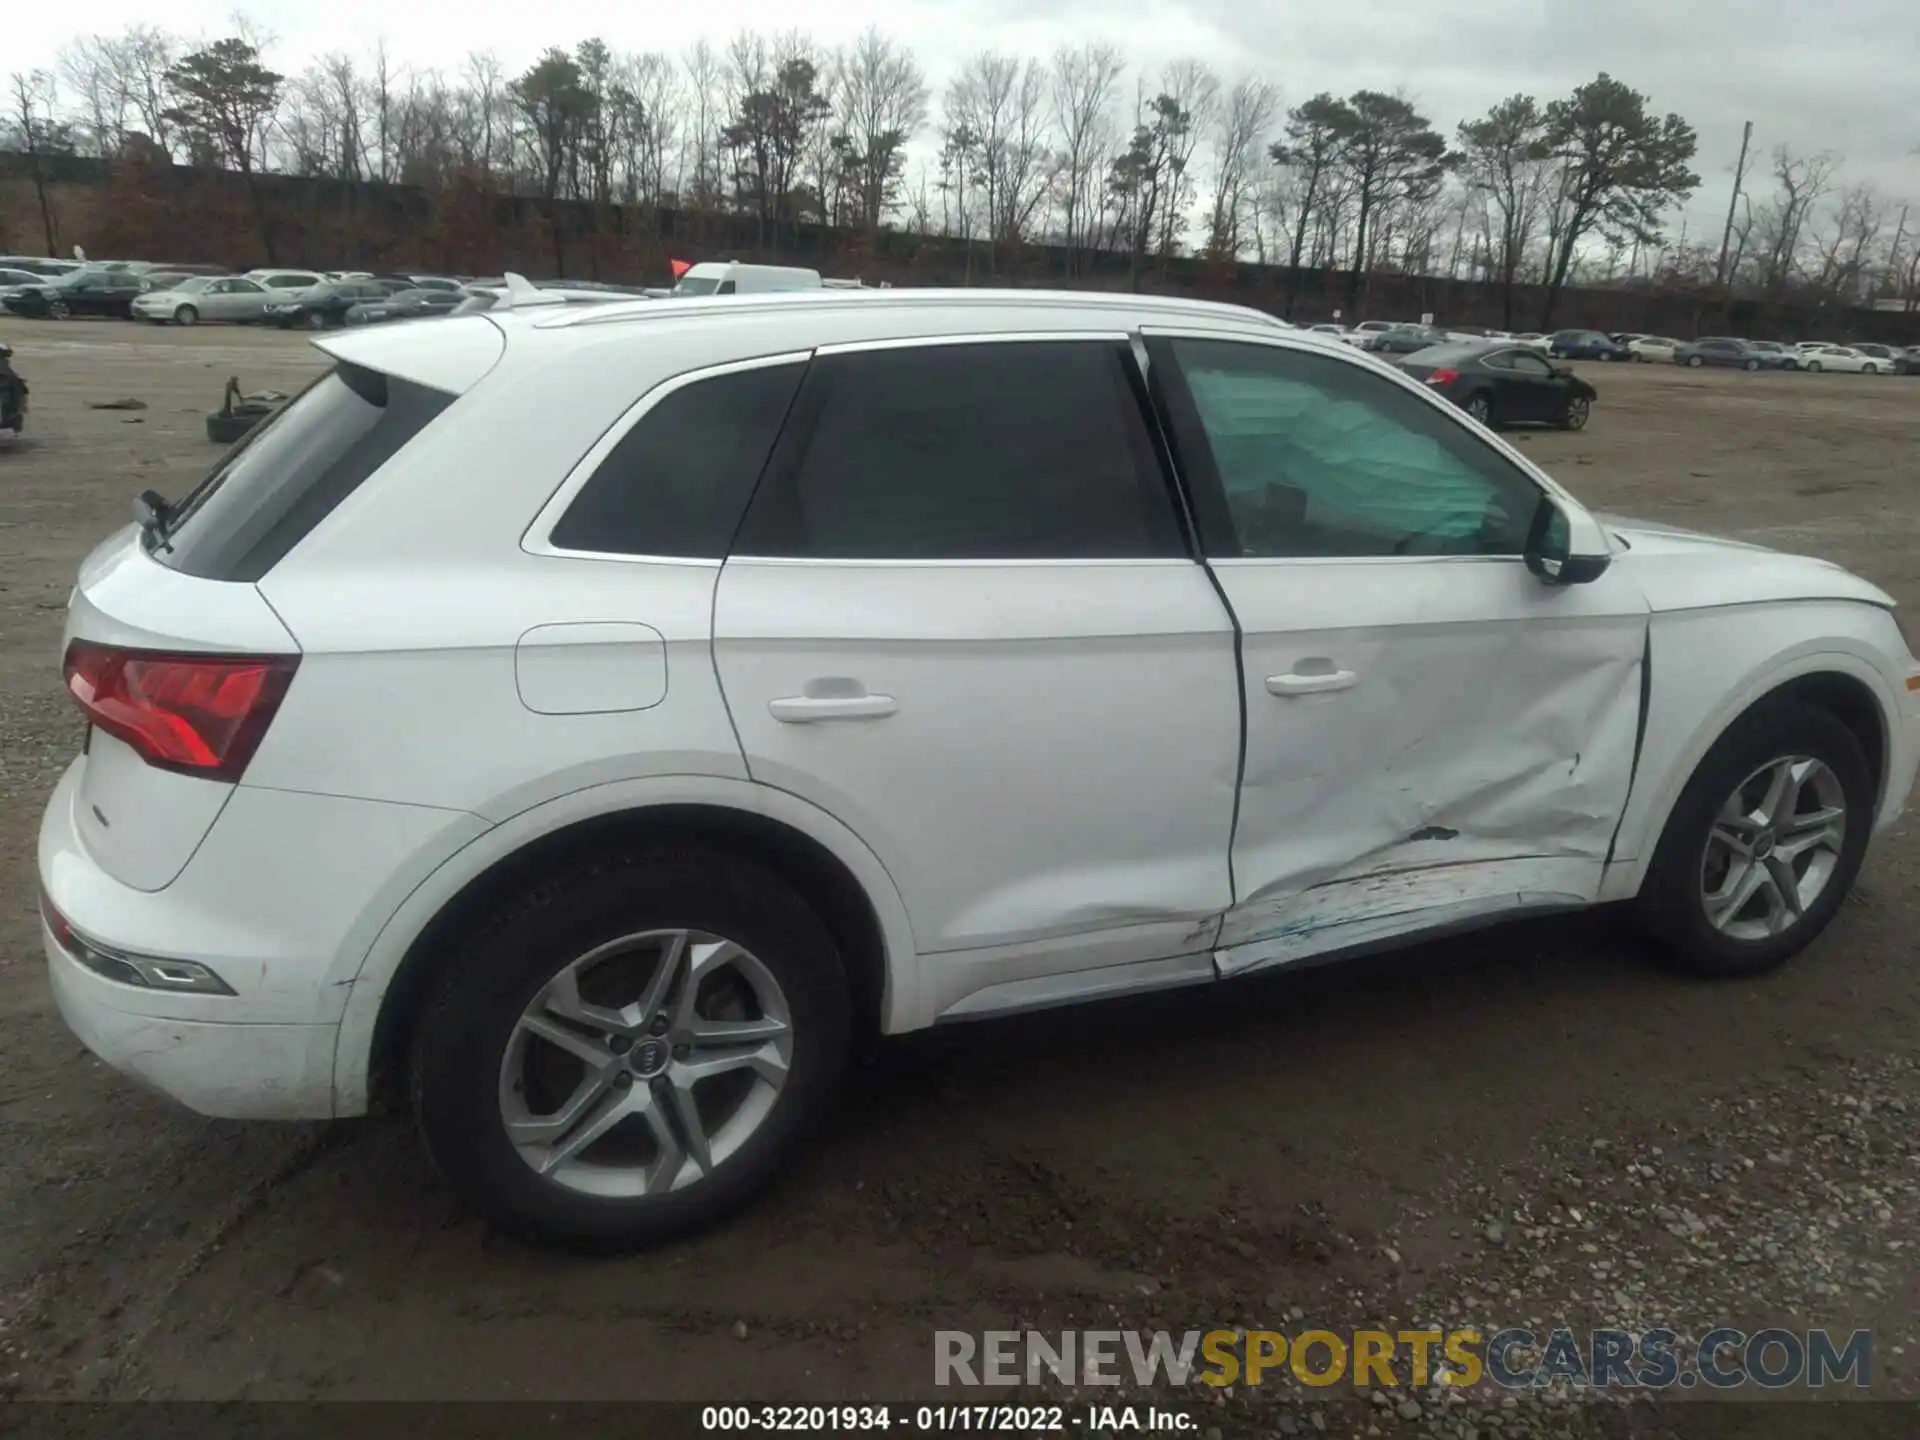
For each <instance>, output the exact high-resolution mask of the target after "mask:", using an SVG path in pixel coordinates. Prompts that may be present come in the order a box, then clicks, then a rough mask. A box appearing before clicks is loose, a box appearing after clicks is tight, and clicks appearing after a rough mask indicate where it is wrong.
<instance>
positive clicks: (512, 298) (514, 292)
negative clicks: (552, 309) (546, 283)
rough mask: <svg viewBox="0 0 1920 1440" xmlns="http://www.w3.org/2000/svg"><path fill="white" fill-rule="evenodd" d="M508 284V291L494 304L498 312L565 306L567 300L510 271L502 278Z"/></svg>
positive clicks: (502, 293) (503, 292)
mask: <svg viewBox="0 0 1920 1440" xmlns="http://www.w3.org/2000/svg"><path fill="white" fill-rule="evenodd" d="M500 278H501V279H502V280H504V281H505V282H506V289H505V290H504V291H502V292H501V295H500V298H499V300H498V301H496V302H495V303H494V307H493V308H494V309H496V310H519V309H523V308H525V307H526V306H529V305H564V304H566V303H567V298H566V296H564V295H555V294H552V293H551V292H549V291H546V290H542V289H541V288H540V287H539V286H538V285H536V284H534V283H533V282H532V281H531V280H529V279H527V277H526V276H524V275H520V274H517V273H515V272H514V271H512V270H508V271H507V272H505V274H503V275H502V276H501V277H500Z"/></svg>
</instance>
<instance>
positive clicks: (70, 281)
mask: <svg viewBox="0 0 1920 1440" xmlns="http://www.w3.org/2000/svg"><path fill="white" fill-rule="evenodd" d="M146 288H147V282H146V281H145V280H143V279H142V278H141V277H140V276H138V275H136V274H134V273H133V272H132V271H131V270H126V269H119V270H105V269H100V270H96V269H93V268H91V267H86V268H82V269H79V270H70V271H68V272H67V273H66V274H65V275H61V276H59V277H58V278H56V279H52V280H48V281H47V282H46V283H45V284H42V285H18V286H15V287H14V288H12V289H11V290H8V291H6V292H5V293H4V294H0V305H5V307H6V308H7V309H8V310H10V311H11V312H13V313H14V314H15V315H24V316H26V317H28V318H29V319H36V320H65V319H66V318H67V317H68V316H70V315H118V316H121V317H122V318H124V317H126V316H127V315H129V314H131V313H132V307H133V302H134V300H135V299H136V298H137V297H138V296H140V295H141V294H143V293H145V291H146Z"/></svg>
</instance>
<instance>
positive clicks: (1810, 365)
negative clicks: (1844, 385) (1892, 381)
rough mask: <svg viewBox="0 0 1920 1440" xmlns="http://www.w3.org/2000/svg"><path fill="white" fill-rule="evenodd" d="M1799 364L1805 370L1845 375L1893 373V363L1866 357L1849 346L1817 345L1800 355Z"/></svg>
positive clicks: (1876, 357)
mask: <svg viewBox="0 0 1920 1440" xmlns="http://www.w3.org/2000/svg"><path fill="white" fill-rule="evenodd" d="M1800 364H1801V367H1802V368H1803V369H1805V370H1808V371H1811V372H1815V373H1817V372H1819V371H1822V370H1833V371H1838V372H1839V373H1841V374H1845V375H1889V374H1892V373H1893V362H1892V361H1891V360H1882V359H1881V358H1880V357H1879V356H1877V355H1868V354H1865V353H1863V352H1862V351H1859V350H1856V349H1854V348H1853V347H1852V346H1850V345H1819V346H1815V347H1814V348H1813V349H1811V350H1804V351H1802V352H1801V354H1800Z"/></svg>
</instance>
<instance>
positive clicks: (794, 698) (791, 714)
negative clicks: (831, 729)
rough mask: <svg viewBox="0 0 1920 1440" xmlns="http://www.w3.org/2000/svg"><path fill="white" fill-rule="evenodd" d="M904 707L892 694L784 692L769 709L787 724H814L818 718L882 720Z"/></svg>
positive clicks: (768, 703)
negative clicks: (790, 693) (785, 693)
mask: <svg viewBox="0 0 1920 1440" xmlns="http://www.w3.org/2000/svg"><path fill="white" fill-rule="evenodd" d="M899 708H900V703H899V702H898V701H897V700H895V699H894V698H893V696H891V695H783V696H782V697H781V698H779V699H778V700H769V701H768V702H767V710H768V712H769V713H770V714H771V715H772V716H773V718H774V719H776V720H778V721H781V722H782V723H783V724H787V725H810V724H812V723H814V722H815V721H817V720H881V719H884V718H885V717H887V716H888V715H891V714H893V713H894V712H895V711H896V710H898V709H899Z"/></svg>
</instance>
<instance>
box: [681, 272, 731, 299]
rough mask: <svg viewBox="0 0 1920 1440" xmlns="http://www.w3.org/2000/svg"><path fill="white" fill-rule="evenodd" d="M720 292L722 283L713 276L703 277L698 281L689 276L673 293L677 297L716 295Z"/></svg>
mask: <svg viewBox="0 0 1920 1440" xmlns="http://www.w3.org/2000/svg"><path fill="white" fill-rule="evenodd" d="M719 290H720V282H719V281H718V280H716V279H714V278H713V277H712V276H711V275H703V276H700V277H699V278H698V279H696V278H695V277H693V276H691V275H688V276H686V277H685V278H684V279H682V280H681V281H680V283H679V284H678V285H675V286H674V287H673V293H674V294H676V295H714V294H717V293H718V292H719Z"/></svg>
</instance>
